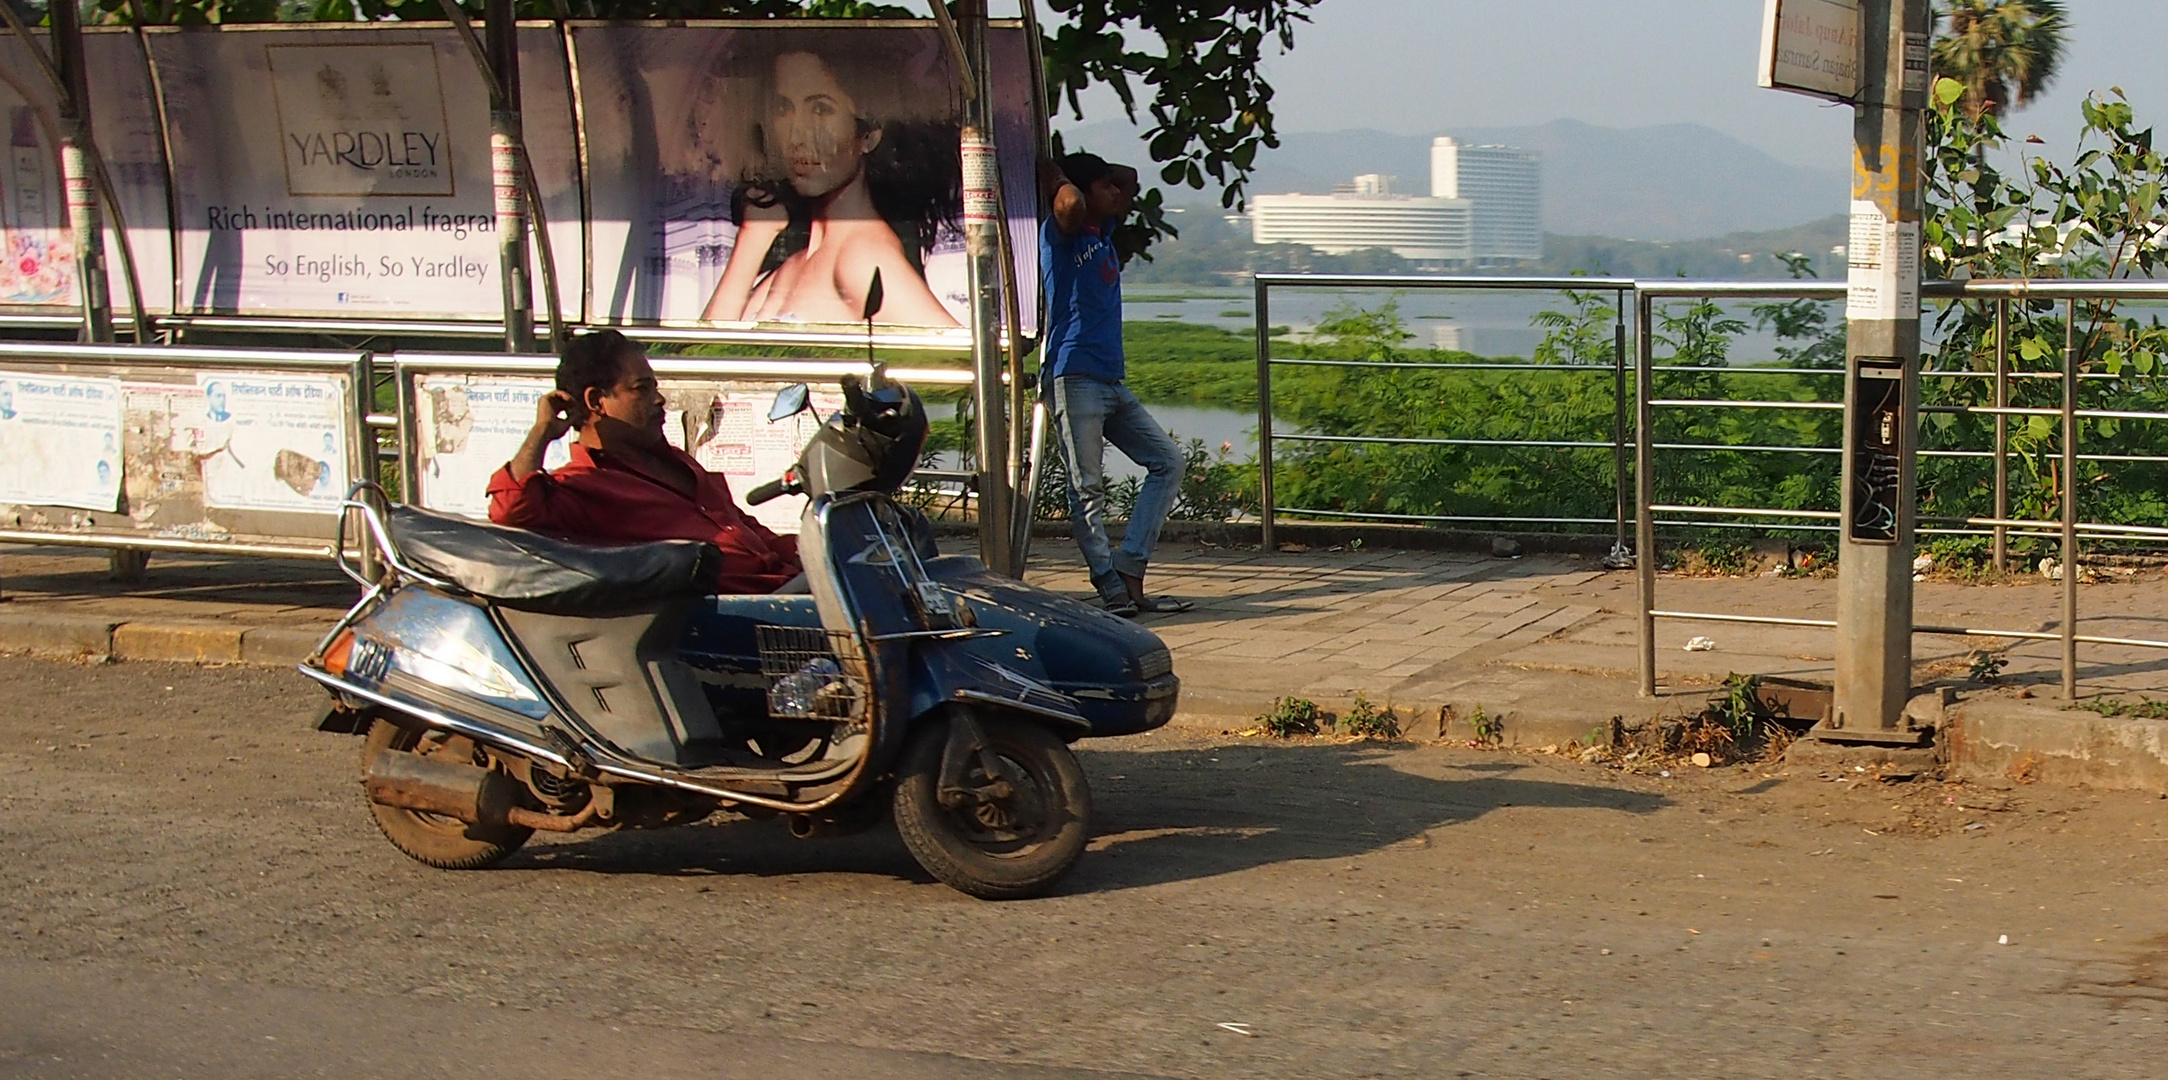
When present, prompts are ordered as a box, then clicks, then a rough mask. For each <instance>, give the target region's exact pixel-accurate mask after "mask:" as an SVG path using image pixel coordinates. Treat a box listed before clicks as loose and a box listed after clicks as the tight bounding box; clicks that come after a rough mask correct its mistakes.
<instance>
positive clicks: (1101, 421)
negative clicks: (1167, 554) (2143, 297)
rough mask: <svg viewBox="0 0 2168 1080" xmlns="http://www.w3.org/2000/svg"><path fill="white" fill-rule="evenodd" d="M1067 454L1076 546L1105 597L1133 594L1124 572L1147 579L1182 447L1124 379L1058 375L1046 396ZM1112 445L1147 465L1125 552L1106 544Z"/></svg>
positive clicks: (1175, 488)
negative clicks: (1108, 460) (1109, 447)
mask: <svg viewBox="0 0 2168 1080" xmlns="http://www.w3.org/2000/svg"><path fill="white" fill-rule="evenodd" d="M1047 403H1048V407H1049V409H1050V410H1051V411H1052V412H1053V414H1054V430H1055V432H1056V433H1057V434H1058V435H1059V436H1060V438H1061V452H1062V456H1063V457H1065V458H1067V459H1068V461H1069V520H1070V522H1071V523H1072V524H1073V525H1074V527H1075V529H1076V546H1077V547H1078V548H1080V549H1082V551H1083V553H1084V564H1085V565H1086V566H1088V567H1090V568H1091V574H1092V585H1093V587H1095V588H1097V589H1098V590H1099V595H1100V596H1101V597H1102V598H1104V599H1107V600H1113V601H1121V600H1127V599H1128V598H1129V590H1128V589H1127V588H1126V587H1124V586H1123V584H1122V579H1121V576H1120V575H1122V574H1129V575H1132V576H1134V577H1137V578H1142V577H1143V576H1144V570H1145V567H1146V566H1147V565H1148V564H1149V563H1150V562H1151V561H1152V549H1153V548H1155V547H1157V546H1158V545H1159V527H1160V526H1161V525H1163V524H1165V523H1166V521H1167V512H1168V511H1169V510H1172V509H1174V497H1175V495H1176V493H1177V492H1178V490H1179V488H1180V484H1181V478H1182V450H1181V448H1180V447H1178V446H1176V445H1174V440H1173V439H1171V438H1169V437H1168V436H1167V432H1166V431H1165V430H1164V429H1162V428H1161V427H1160V426H1159V422H1158V421H1156V420H1153V419H1152V414H1151V413H1149V412H1146V411H1145V410H1144V403H1143V402H1141V401H1138V400H1137V395H1135V394H1133V393H1130V392H1129V388H1128V387H1126V386H1123V385H1122V384H1120V383H1110V382H1101V381H1099V380H1098V379H1088V378H1084V377H1082V376H1064V377H1062V378H1058V379H1055V380H1054V385H1053V387H1052V389H1051V390H1050V391H1049V392H1048V394H1047ZM1108 443H1113V444H1114V447H1115V449H1117V450H1120V451H1121V452H1122V453H1123V454H1124V455H1126V456H1127V457H1128V458H1129V460H1131V461H1134V462H1136V463H1137V465H1138V466H1139V467H1140V468H1142V469H1143V470H1144V490H1143V491H1142V492H1140V493H1139V494H1138V495H1137V506H1136V509H1135V510H1133V511H1131V512H1130V515H1129V528H1128V530H1127V531H1126V532H1125V533H1124V534H1123V535H1122V546H1121V548H1120V550H1112V549H1111V548H1110V545H1109V544H1108V542H1107V474H1106V448H1107V444H1108Z"/></svg>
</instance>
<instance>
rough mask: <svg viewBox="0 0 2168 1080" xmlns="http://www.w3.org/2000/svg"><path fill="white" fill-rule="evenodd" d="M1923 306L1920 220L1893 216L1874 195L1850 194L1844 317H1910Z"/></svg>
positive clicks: (1916, 313) (1915, 314)
mask: <svg viewBox="0 0 2168 1080" xmlns="http://www.w3.org/2000/svg"><path fill="white" fill-rule="evenodd" d="M1919 310H1920V223H1919V222H1917V221H1904V222H1898V221H1891V220H1890V219H1889V218H1888V217H1887V216H1885V215H1884V214H1883V213H1882V208H1881V206H1879V205H1877V204H1876V203H1875V202H1874V201H1873V200H1871V199H1854V200H1852V228H1851V235H1850V237H1849V238H1848V241H1847V245H1846V247H1845V276H1844V317H1845V318H1847V319H1899V318H1906V319H1909V318H1913V317H1915V316H1917V315H1918V314H1919Z"/></svg>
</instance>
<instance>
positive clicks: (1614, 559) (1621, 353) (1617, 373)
mask: <svg viewBox="0 0 2168 1080" xmlns="http://www.w3.org/2000/svg"><path fill="white" fill-rule="evenodd" d="M1611 303H1612V312H1613V315H1614V317H1615V318H1616V320H1617V321H1616V322H1614V323H1612V325H1611V368H1612V374H1611V405H1612V409H1611V475H1612V481H1613V483H1614V485H1615V486H1616V488H1617V492H1616V494H1617V503H1618V524H1617V527H1616V528H1615V529H1614V530H1613V531H1612V536H1611V554H1610V555H1609V556H1608V557H1606V558H1605V559H1604V561H1603V564H1604V565H1605V566H1607V567H1610V568H1611V569H1614V570H1623V569H1625V568H1626V567H1627V566H1628V565H1630V564H1631V561H1632V558H1633V554H1632V549H1630V548H1628V547H1627V546H1626V514H1627V508H1628V506H1629V505H1630V504H1631V503H1632V502H1633V492H1632V490H1631V489H1630V488H1629V487H1628V484H1629V481H1628V479H1627V475H1626V467H1627V466H1626V424H1627V419H1626V293H1625V292H1624V291H1623V290H1622V291H1620V292H1616V293H1613V294H1611Z"/></svg>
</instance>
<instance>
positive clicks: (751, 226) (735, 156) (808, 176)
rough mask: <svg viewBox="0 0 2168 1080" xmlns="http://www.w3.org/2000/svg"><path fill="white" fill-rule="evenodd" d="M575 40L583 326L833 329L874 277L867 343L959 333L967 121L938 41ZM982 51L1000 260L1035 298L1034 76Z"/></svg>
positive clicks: (908, 27) (880, 28)
mask: <svg viewBox="0 0 2168 1080" xmlns="http://www.w3.org/2000/svg"><path fill="white" fill-rule="evenodd" d="M571 33H572V52H573V57H574V61H575V63H576V64H577V65H578V69H579V82H580V96H581V100H580V106H581V117H582V135H583V136H584V139H585V145H586V149H587V169H588V183H589V188H590V216H591V230H592V231H591V234H590V235H591V242H592V244H593V247H594V260H593V266H592V271H591V273H592V281H591V282H590V289H591V292H590V295H589V310H588V318H589V321H591V322H598V323H654V322H660V323H668V324H676V325H707V326H720V327H743V328H762V329H791V328H806V329H821V330H831V331H832V330H837V329H845V328H850V327H854V326H856V325H858V319H859V314H860V311H861V306H862V304H863V301H864V298H865V295H866V292H867V289H868V286H869V283H870V282H871V280H872V276H873V272H874V271H875V270H879V271H880V273H881V279H882V285H883V294H884V298H885V300H884V304H883V307H882V309H881V312H880V314H879V315H877V316H876V317H875V323H876V325H877V327H880V328H886V329H903V328H909V329H913V330H955V331H957V332H958V333H959V334H961V333H962V331H961V330H960V329H958V328H960V327H962V326H964V325H965V324H966V323H967V322H968V321H969V318H970V309H969V301H970V297H969V293H968V290H967V288H966V272H967V270H966V263H965V255H964V241H963V232H962V218H963V175H962V172H963V170H962V159H961V152H960V149H959V147H960V142H959V140H960V136H961V123H960V121H961V117H962V102H961V100H960V97H959V94H960V91H959V89H958V83H957V79H956V76H955V71H954V68H953V67H952V65H951V60H950V55H949V52H948V49H947V47H946V45H945V43H944V41H943V39H942V36H941V34H940V32H939V31H938V30H937V29H935V28H934V26H933V25H932V24H930V23H901V24H888V25H865V24H852V25H825V26H824V25H809V24H803V23H801V24H795V25H791V24H763V25H751V26H748V25H745V24H737V25H727V24H719V25H706V26H702V25H698V24H694V25H690V26H684V27H676V26H671V27H664V26H630V25H583V24H575V25H574V26H573V27H572V30H571ZM988 45H989V51H990V52H991V53H992V54H993V65H994V69H995V78H994V83H995V93H994V94H993V100H994V101H995V102H996V103H997V115H996V121H995V139H996V142H997V144H998V145H999V147H1000V150H1001V153H1002V157H1001V170H1002V179H1003V183H1004V186H1005V187H1006V188H1007V190H1008V191H1010V192H1011V193H1013V194H1012V197H1011V202H1012V205H1011V207H1010V210H1011V214H1012V217H1013V220H1012V221H1011V222H1010V236H1011V240H1012V249H1013V250H1014V251H1015V252H1016V253H1017V255H1018V259H1017V262H1018V267H1017V269H1018V272H1019V278H1020V281H1019V289H1020V292H1021V293H1022V294H1023V295H1025V296H1030V295H1032V294H1033V293H1034V292H1035V291H1036V289H1037V273H1036V271H1037V251H1038V242H1037V230H1036V223H1035V221H1034V217H1033V215H1034V214H1035V213H1036V209H1037V205H1036V203H1037V200H1036V196H1035V195H1034V194H1033V193H1034V192H1035V190H1036V187H1035V185H1036V180H1035V178H1034V169H1033V159H1034V157H1035V155H1036V153H1037V147H1038V145H1039V139H1038V135H1037V127H1036V123H1035V117H1034V116H1033V115H1032V104H1031V102H1032V95H1031V93H1030V89H1029V87H1030V82H1029V80H1030V78H1031V77H1032V76H1031V71H1030V63H1029V60H1028V53H1027V50H1026V41H1025V38H1024V36H1023V32H1022V31H1021V30H1020V29H1018V28H1015V27H1002V28H997V29H996V31H995V32H994V34H993V35H992V36H991V38H990V40H989V43H988ZM1022 306H1023V307H1024V308H1025V309H1026V310H1030V309H1032V308H1033V307H1034V306H1035V305H1033V304H1031V303H1026V304H1024V305H1022Z"/></svg>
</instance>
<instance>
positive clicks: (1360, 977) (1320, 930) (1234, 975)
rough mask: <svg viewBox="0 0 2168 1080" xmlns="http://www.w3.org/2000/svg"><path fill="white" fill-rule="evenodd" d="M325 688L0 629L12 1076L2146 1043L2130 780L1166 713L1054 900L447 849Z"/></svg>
mask: <svg viewBox="0 0 2168 1080" xmlns="http://www.w3.org/2000/svg"><path fill="white" fill-rule="evenodd" d="M314 701H315V698H314V695H313V693H312V692H311V691H309V690H307V689H306V688H304V687H303V686H302V685H301V684H300V681H299V680H298V679H297V678H294V677H291V676H288V675H285V674H282V673H279V672H276V671H271V670H266V669H250V668H223V669H220V668H208V669H207V668H189V667H167V666H161V665H151V664H115V665H103V666H94V665H70V664H62V663H53V662H46V661H33V660H26V659H20V658H4V659H0V776H5V777H6V778H7V780H8V783H7V784H6V786H5V787H4V788H0V999H4V1000H6V1001H8V1002H9V1005H8V1007H7V1008H4V1009H0V1075H7V1076H17V1075H22V1076H38V1077H43V1076H53V1077H108V1076H112V1077H120V1076H129V1077H133V1076H167V1075H179V1076H199V1075H222V1074H223V1075H235V1076H266V1077H268V1076H308V1075H325V1076H340V1077H376V1076H383V1077H405V1076H425V1075H450V1074H452V1073H454V1072H457V1073H460V1074H463V1075H472V1074H474V1073H476V1072H477V1071H482V1070H486V1071H488V1072H492V1073H499V1072H501V1073H506V1074H510V1075H522V1076H538V1077H540V1076H575V1075H576V1076H593V1075H597V1074H598V1073H601V1072H614V1073H622V1074H627V1075H630V1074H635V1073H639V1074H653V1075H657V1076H675V1075H687V1076H690V1075H694V1074H696V1073H697V1074H699V1075H704V1076H715V1075H720V1076H739V1075H746V1076H750V1075H756V1074H757V1075H762V1076H773V1075H789V1076H822V1075H832V1076H865V1075H898V1076H917V1075H925V1076H932V1075H936V1074H939V1075H955V1076H1020V1077H1021V1076H1037V1075H1088V1074H1090V1071H1091V1070H1097V1071H1099V1072H1112V1073H1116V1074H1121V1073H1128V1074H1143V1075H1163V1076H1182V1077H1219V1076H1243V1077H1281V1076H1285V1077H1295V1076H1301V1077H1342V1076H1349V1077H1353V1076H1421V1077H1435V1076H1447V1077H1450V1076H1456V1075H1467V1076H1502V1077H1503V1076H1510V1077H1544V1076H1552V1077H1575V1078H1580V1077H1612V1076H1616V1077H1678V1076H1712V1077H1714V1076H1721V1077H1727V1078H1729V1077H1762V1076H1768V1077H1786V1078H1797V1077H1859V1076H1878V1077H1934V1078H1938V1080H1941V1078H1947V1077H1954V1076H2039V1075H2047V1074H2050V1073H2053V1074H2056V1075H2060V1076H2067V1077H2120V1076H2133V1077H2135V1076H2152V1075H2158V1072H2159V1069H2158V1064H2159V1062H2158V1058H2159V1054H2160V1050H2161V1048H2162V1047H2163V1046H2168V904H2164V903H2163V901H2164V900H2168V867H2164V866H2163V861H2164V860H2168V802H2163V801H2161V800H2159V799H2154V798H2150V797H2148V798H2140V797H2138V796H2135V795H2103V796H2097V797H2095V796H2088V795H2084V794H2080V793H2072V792H2068V791H2057V790H2044V789H2040V788H2035V787H2018V788H2014V789H2011V790H2008V791H1995V790H1981V789H1978V788H1972V787H1951V788H1945V787H1943V786H1941V785H1911V786H1902V787H1894V788H1891V787H1883V786H1881V785H1878V784H1875V783H1872V782H1862V781H1860V780H1859V778H1857V777H1838V778H1837V779H1835V780H1829V779H1823V778H1820V777H1816V776H1804V775H1800V776H1784V775H1781V774H1773V775H1770V776H1767V777H1764V776H1763V775H1762V772H1763V771H1764V770H1752V769H1747V770H1741V769H1731V770H1717V771H1711V772H1695V773H1693V774H1692V775H1685V774H1681V775H1679V776H1675V777H1670V778H1663V777H1657V776H1635V775H1627V774H1622V773H1619V772H1615V771H1611V770H1606V769H1601V768H1595V767H1588V766H1581V765H1576V764H1572V763H1569V762H1566V761H1562V760H1559V759H1556V758H1549V757H1542V756H1537V755H1522V754H1507V753H1497V752H1477V751H1471V750H1467V749H1452V748H1446V747H1415V748H1380V747H1374V746H1349V745H1336V744H1331V743H1325V742H1311V743H1302V744H1274V745H1261V744H1258V743H1255V742H1250V741H1242V740H1234V739H1214V738H1208V737H1205V736H1202V735H1199V734H1196V733H1173V734H1162V735H1156V736H1148V737H1144V738H1139V739H1134V740H1124V741H1120V742H1114V743H1109V744H1105V745H1102V746H1100V747H1097V748H1092V749H1090V750H1088V752H1087V753H1086V754H1085V755H1084V756H1085V764H1086V768H1087V769H1088V770H1089V771H1090V773H1091V777H1092V781H1093V784H1094V789H1095V791H1096V793H1097V797H1098V801H1099V807H1100V811H1101V812H1100V818H1099V822H1098V833H1099V836H1098V839H1097V840H1096V841H1095V844H1094V850H1093V852H1092V853H1091V854H1089V855H1088V856H1087V857H1086V860H1085V862H1084V863H1083V864H1082V865H1081V866H1080V868H1079V870H1078V872H1077V873H1076V874H1075V876H1074V877H1073V878H1072V879H1071V881H1070V883H1069V884H1070V887H1069V888H1068V890H1067V891H1066V892H1065V893H1064V894H1063V895H1061V896H1058V897H1054V898H1051V899H1048V900H1043V901H1035V902H1029V903H1016V904H987V903H980V902H975V901H972V900H969V899H966V898H964V897H962V896H960V895H958V894H956V893H953V892H951V891H949V890H947V889H945V888H943V887H941V886H939V885H936V884H933V883H931V882H930V881H929V880H927V879H926V878H925V877H924V875H922V874H920V873H919V872H918V871H917V870H916V869H915V868H914V867H913V866H912V864H911V862H910V860H909V859H908V857H907V856H906V855H905V854H904V852H903V851H902V849H901V846H900V844H898V843H897V842H896V841H895V840H894V839H893V838H892V837H891V836H885V835H878V834H874V835H868V836H866V837H862V838H856V839H852V840H848V841H832V842H822V843H799V842H795V841H791V840H789V839H788V837H787V836H786V835H784V833H783V830H782V829H781V827H780V826H778V825H776V824H775V823H772V822H747V821H735V820H733V821H727V822H721V823H717V824H713V825H709V826H704V827H699V828H692V829H683V830H677V831H671V832H659V833H648V834H627V835H611V836H590V837H577V838H572V839H570V840H568V841H562V842H557V843H549V844H539V843H538V844H537V845H535V846H534V847H532V848H530V849H529V850H528V851H527V852H524V853H522V855H520V856H519V857H517V858H516V859H515V860H514V861H513V862H512V863H510V864H508V865H507V866H506V867H505V868H502V869H498V870H494V871H486V872H475V873H463V874H459V873H443V872H437V871H431V870H427V869H425V868H423V867H420V866H418V865H416V864H413V863H410V862H408V861H406V860H405V859H404V858H403V857H401V856H400V855H398V854H397V853H396V852H395V851H393V850H392V848H391V847H390V846H389V845H387V844H385V843H384V842H383V841H382V840H381V839H380V838H378V837H377V836H376V835H375V833H374V831H373V829H372V828H371V826H370V824H369V822H368V820H367V818H366V816H365V815H364V813H363V811H362V808H361V806H360V803H359V795H358V793H357V791H356V790H355V784H354V781H353V756H352V755H353V753H354V746H353V744H352V742H351V740H349V739H345V738H341V737H336V736H329V735H318V734H314V733H312V732H308V731H306V730H305V729H304V727H303V718H304V716H305V715H306V714H307V712H308V710H309V707H310V706H311V705H313V704H314ZM1968 807H1976V808H1968ZM1997 808H1999V809H1997ZM1968 823H1975V824H1980V825H1982V826H1983V827H1981V828H1976V829H1966V828H1965V827H1964V826H1965V825H1966V824H1968ZM2000 935H2008V937H2009V941H2010V943H2009V944H2008V945H1998V944H1997V939H1998V936H2000ZM1224 1022H1233V1023H1242V1024H1248V1025H1250V1027H1249V1030H1250V1031H1251V1032H1253V1034H1251V1035H1247V1036H1245V1035H1242V1034H1237V1033H1235V1032H1232V1031H1229V1030H1227V1029H1224V1028H1221V1027H1219V1026H1217V1025H1219V1024H1221V1023H1224ZM957 1059H966V1060H963V1061H958V1060H957Z"/></svg>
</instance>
